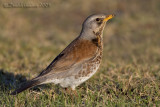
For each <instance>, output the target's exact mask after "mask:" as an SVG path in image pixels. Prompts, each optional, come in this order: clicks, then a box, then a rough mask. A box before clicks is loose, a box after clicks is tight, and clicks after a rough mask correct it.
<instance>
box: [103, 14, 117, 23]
mask: <svg viewBox="0 0 160 107" xmlns="http://www.w3.org/2000/svg"><path fill="white" fill-rule="evenodd" d="M114 16H115V15H109V16H106V18H105V19H103V21H104V22H107V21H108V20H109V19H112V18H113V17H114Z"/></svg>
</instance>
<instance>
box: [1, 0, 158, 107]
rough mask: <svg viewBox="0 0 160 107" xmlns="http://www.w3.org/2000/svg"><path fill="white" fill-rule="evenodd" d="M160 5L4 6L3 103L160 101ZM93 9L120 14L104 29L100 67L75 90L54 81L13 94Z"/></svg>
mask: <svg viewBox="0 0 160 107" xmlns="http://www.w3.org/2000/svg"><path fill="white" fill-rule="evenodd" d="M3 2H4V1H3ZM3 2H2V3H3ZM95 5H96V7H95ZM159 5H160V2H159V0H152V1H147V2H144V1H139V0H130V2H125V1H123V2H122V1H108V2H106V1H104V0H100V1H96V0H93V1H92V4H91V3H90V2H89V1H82V2H76V1H73V0H70V3H69V2H65V1H59V2H58V1H55V2H53V3H51V7H50V8H46V9H40V8H38V9H22V8H20V9H19V8H18V9H5V8H2V7H1V9H0V15H1V18H0V106H2V107H9V106H15V107H17V106H18V107H22V106H27V107H30V106H33V107H35V106H88V107H90V106H109V107H110V106H118V107H121V106H122V107H123V106H144V107H146V106H151V107H152V106H157V107H158V106H160V41H159V40H160V36H159V34H160V30H159V28H160V20H159V17H160V15H159V11H160V8H159ZM82 7H83V8H82ZM80 8H81V9H80ZM95 12H97V13H101V12H110V13H117V14H118V15H117V16H116V17H115V18H114V19H112V20H110V21H109V22H108V24H107V26H106V28H105V30H104V52H103V61H102V64H101V66H100V69H99V71H98V72H97V73H96V74H95V75H94V76H93V77H92V78H91V79H89V80H88V81H86V82H85V83H83V84H82V85H80V86H79V87H77V88H76V91H77V96H75V95H74V94H68V93H66V91H65V90H64V89H63V88H61V87H60V86H59V85H54V84H47V85H41V86H37V87H34V88H32V89H29V90H26V91H25V92H22V93H20V94H18V95H16V96H11V95H9V93H11V92H12V91H13V90H14V89H16V88H17V87H19V85H20V84H21V83H23V82H24V81H26V80H30V79H32V78H33V77H35V76H37V75H38V74H39V73H40V72H41V71H42V70H43V69H44V68H45V67H46V66H47V65H48V64H49V63H50V62H51V61H52V60H53V59H54V58H55V57H56V55H58V53H59V52H61V51H62V50H63V49H64V48H65V47H66V46H67V45H68V44H69V43H70V42H71V41H72V40H73V39H74V38H75V37H76V36H78V34H79V32H80V29H81V24H82V22H83V20H84V19H85V18H86V17H87V16H88V15H90V14H92V13H95Z"/></svg>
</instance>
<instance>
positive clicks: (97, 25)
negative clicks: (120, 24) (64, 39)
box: [81, 14, 114, 38]
mask: <svg viewBox="0 0 160 107" xmlns="http://www.w3.org/2000/svg"><path fill="white" fill-rule="evenodd" d="M113 17H114V15H105V14H95V15H91V16H89V17H88V18H87V19H86V20H85V21H84V22H83V26H82V32H81V33H83V34H85V36H87V35H88V38H89V37H90V38H91V35H93V34H94V35H101V34H102V33H103V29H104V27H105V24H106V22H107V21H108V20H109V19H112V18H113Z"/></svg>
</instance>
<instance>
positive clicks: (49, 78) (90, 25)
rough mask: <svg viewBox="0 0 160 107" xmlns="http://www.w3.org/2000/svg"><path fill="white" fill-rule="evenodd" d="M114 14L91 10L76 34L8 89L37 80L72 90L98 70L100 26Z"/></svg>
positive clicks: (37, 81) (101, 36) (100, 54)
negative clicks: (44, 63) (41, 67)
mask: <svg viewBox="0 0 160 107" xmlns="http://www.w3.org/2000/svg"><path fill="white" fill-rule="evenodd" d="M114 16H115V15H113V14H110V15H107V14H93V15H90V16H88V17H87V18H86V20H85V21H84V22H83V24H82V29H81V32H80V34H79V35H78V36H77V37H76V38H75V39H74V40H73V41H72V42H71V43H70V44H69V45H68V46H67V47H66V48H65V49H64V50H63V51H62V52H61V53H60V54H59V55H58V56H57V57H55V59H54V60H53V61H52V62H51V63H50V64H49V65H48V66H47V67H46V68H45V69H44V70H42V72H41V73H40V74H39V75H38V76H37V77H35V78H33V79H31V80H29V81H27V82H25V83H24V84H22V86H21V87H20V88H18V89H16V90H15V91H13V92H12V93H11V95H17V94H18V93H20V92H22V91H24V90H26V89H28V88H31V87H34V86H37V85H41V84H47V83H54V84H59V85H60V86H61V87H62V88H69V87H70V88H71V89H72V90H75V88H76V87H77V86H79V85H80V84H82V83H83V82H85V81H86V80H88V79H89V78H91V77H92V76H93V75H94V74H95V73H96V71H97V70H98V68H99V66H100V63H101V60H102V55H103V30H104V27H105V25H106V22H107V21H108V20H110V19H112V18H113V17H114Z"/></svg>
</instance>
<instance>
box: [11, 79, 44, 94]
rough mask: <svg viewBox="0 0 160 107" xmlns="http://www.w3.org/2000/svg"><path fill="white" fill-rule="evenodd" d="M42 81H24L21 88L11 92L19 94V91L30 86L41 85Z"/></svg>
mask: <svg viewBox="0 0 160 107" xmlns="http://www.w3.org/2000/svg"><path fill="white" fill-rule="evenodd" d="M40 83H41V82H40V81H38V80H31V81H28V82H26V83H24V84H23V85H22V86H21V87H20V88H19V89H17V90H15V91H13V92H12V93H11V95H17V94H18V93H20V92H22V91H24V90H26V89H28V88H31V87H33V86H36V85H39V84H40Z"/></svg>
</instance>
